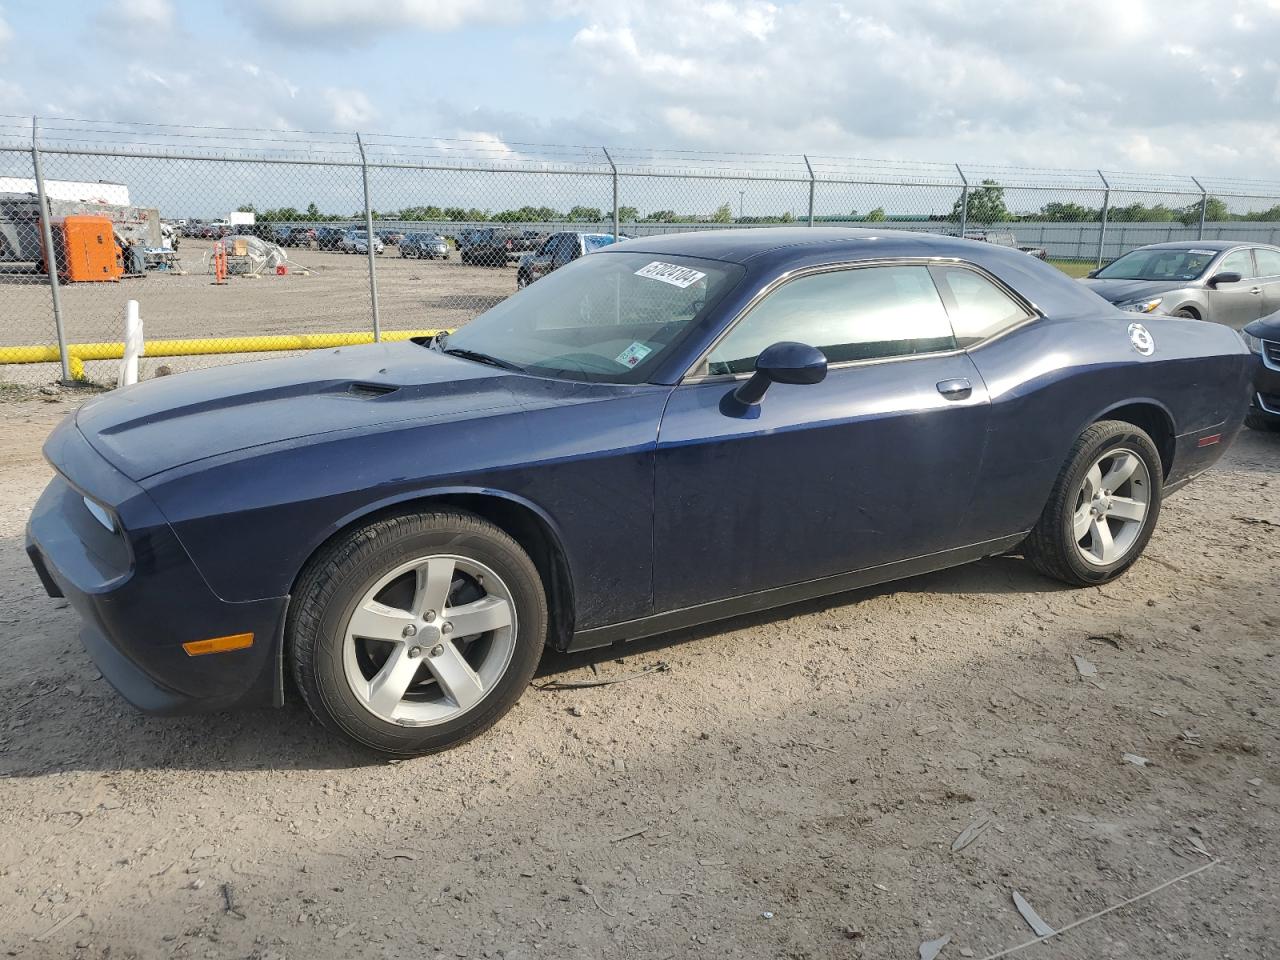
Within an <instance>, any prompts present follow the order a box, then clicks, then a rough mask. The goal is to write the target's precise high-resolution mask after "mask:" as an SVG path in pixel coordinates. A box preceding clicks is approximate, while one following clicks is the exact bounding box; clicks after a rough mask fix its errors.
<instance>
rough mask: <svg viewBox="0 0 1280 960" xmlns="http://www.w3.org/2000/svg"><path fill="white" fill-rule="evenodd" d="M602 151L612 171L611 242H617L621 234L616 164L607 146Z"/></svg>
mask: <svg viewBox="0 0 1280 960" xmlns="http://www.w3.org/2000/svg"><path fill="white" fill-rule="evenodd" d="M600 149H601V150H603V151H604V158H605V159H606V160H608V161H609V169H610V170H612V171H613V242H614V243H617V242H618V238H619V237H620V236H622V234H621V233H619V229H618V165H617V164H616V163H614V162H613V157H611V156H609V148H608V147H601V148H600Z"/></svg>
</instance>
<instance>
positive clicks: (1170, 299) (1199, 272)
mask: <svg viewBox="0 0 1280 960" xmlns="http://www.w3.org/2000/svg"><path fill="white" fill-rule="evenodd" d="M1080 282H1081V283H1083V284H1085V285H1086V286H1087V287H1089V288H1090V289H1091V290H1093V292H1094V293H1096V294H1098V295H1099V296H1101V297H1105V298H1106V299H1107V300H1110V301H1111V302H1112V303H1114V304H1115V305H1116V306H1118V307H1119V308H1120V309H1121V310H1126V311H1129V312H1131V313H1166V314H1169V315H1171V316H1175V317H1191V318H1193V319H1195V320H1211V321H1213V322H1214V323H1222V324H1226V325H1227V326H1229V327H1233V328H1235V329H1236V330H1240V329H1242V328H1243V327H1244V326H1245V325H1246V324H1248V323H1251V322H1252V321H1254V320H1257V319H1258V318H1259V317H1262V316H1264V315H1266V314H1270V313H1274V312H1275V311H1277V310H1280V247H1273V246H1271V245H1269V244H1261V243H1240V242H1238V241H1233V240H1196V241H1193V242H1184V241H1178V242H1174V243H1153V244H1151V245H1150V246H1146V247H1139V248H1138V249H1137V250H1132V251H1130V252H1129V253H1126V254H1125V255H1124V256H1123V257H1120V258H1118V259H1116V260H1113V261H1112V262H1111V263H1109V264H1107V265H1106V266H1105V267H1103V268H1102V269H1100V270H1095V271H1093V272H1092V273H1090V274H1089V276H1088V277H1086V278H1085V279H1083V280H1081V281H1080Z"/></svg>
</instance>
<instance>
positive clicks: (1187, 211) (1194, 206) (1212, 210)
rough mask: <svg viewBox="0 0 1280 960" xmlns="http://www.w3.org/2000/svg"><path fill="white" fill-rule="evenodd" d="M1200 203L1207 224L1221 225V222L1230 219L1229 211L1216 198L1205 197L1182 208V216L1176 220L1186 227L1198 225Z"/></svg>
mask: <svg viewBox="0 0 1280 960" xmlns="http://www.w3.org/2000/svg"><path fill="white" fill-rule="evenodd" d="M1201 203H1203V204H1204V218H1205V220H1206V221H1207V222H1208V223H1221V222H1222V221H1223V220H1230V219H1231V211H1230V210H1228V209H1227V205H1226V204H1225V203H1224V202H1223V201H1221V200H1219V199H1218V198H1217V197H1206V198H1205V199H1204V200H1203V201H1200V200H1197V201H1196V202H1195V203H1190V204H1187V206H1186V207H1185V208H1183V211H1182V216H1181V217H1179V218H1178V219H1179V220H1181V221H1182V222H1183V223H1185V224H1186V225H1187V226H1192V225H1193V224H1197V223H1199V222H1200V206H1201Z"/></svg>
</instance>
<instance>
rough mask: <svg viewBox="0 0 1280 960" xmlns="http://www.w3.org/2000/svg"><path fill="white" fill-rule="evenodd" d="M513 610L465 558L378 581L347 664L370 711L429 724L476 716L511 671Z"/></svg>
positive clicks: (401, 569) (494, 582)
mask: <svg viewBox="0 0 1280 960" xmlns="http://www.w3.org/2000/svg"><path fill="white" fill-rule="evenodd" d="M516 629H517V623H516V605H515V601H514V600H513V599H512V596H511V591H510V590H509V589H508V588H507V585H506V584H505V583H503V581H502V578H501V577H499V576H498V575H497V574H496V573H494V571H493V570H491V569H490V568H489V567H487V566H485V565H484V564H482V563H479V562H477V561H476V560H472V559H470V558H468V557H459V556H453V555H448V554H446V555H437V556H429V557H420V558H418V559H416V560H410V561H409V562H408V563H403V564H401V565H400V566H398V567H396V568H395V569H394V570H392V571H391V572H390V573H387V574H385V575H384V576H382V577H380V578H378V580H377V581H375V582H374V584H373V585H372V586H371V587H370V588H369V589H368V590H367V591H365V594H364V596H363V597H362V598H361V600H360V603H359V604H357V606H356V609H355V611H354V612H353V613H352V615H351V619H350V620H349V621H348V623H347V627H346V632H345V636H344V637H343V647H342V665H343V672H344V674H345V675H346V678H347V683H348V685H349V686H350V687H351V691H352V692H353V693H354V694H355V695H356V697H358V698H359V699H360V702H361V703H362V704H364V707H365V709H367V710H368V711H369V712H370V713H372V714H374V715H375V716H377V717H379V718H380V719H382V720H385V721H387V722H388V723H395V724H399V725H401V726H410V727H425V726H433V725H435V724H439V723H445V722H447V721H449V720H452V719H454V718H456V717H459V716H461V715H462V714H463V713H466V712H467V711H468V710H471V709H472V708H473V707H475V706H476V704H478V703H479V702H480V701H481V700H483V699H484V698H485V696H487V695H488V693H489V692H490V691H491V690H492V689H493V687H494V686H495V685H496V684H497V682H498V681H499V680H500V679H501V678H502V675H503V674H504V673H506V671H507V667H508V665H509V664H510V663H511V656H512V653H513V652H514V651H515V641H516Z"/></svg>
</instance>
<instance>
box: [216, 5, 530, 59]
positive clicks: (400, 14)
mask: <svg viewBox="0 0 1280 960" xmlns="http://www.w3.org/2000/svg"><path fill="white" fill-rule="evenodd" d="M228 6H229V8H230V9H232V10H233V11H235V12H236V13H238V14H240V15H241V16H243V17H244V18H245V20H246V22H247V23H248V24H249V25H250V27H251V28H252V29H253V30H254V31H255V32H256V33H258V34H259V35H260V36H262V37H264V38H266V39H269V40H272V41H275V42H278V43H283V44H302V45H311V44H314V45H320V46H336V47H348V46H357V45H360V44H364V43H368V42H371V41H373V40H374V39H376V38H378V37H379V36H382V35H385V34H386V33H388V32H390V31H397V30H403V29H406V28H408V29H420V30H436V31H445V30H456V29H457V28H459V27H462V26H465V25H466V24H469V23H504V22H505V23H510V22H515V21H517V20H519V19H522V18H523V17H524V16H525V13H526V10H525V4H524V2H523V0H507V2H502V0H448V2H442V0H258V2H256V3H248V4H246V3H242V2H239V0H228Z"/></svg>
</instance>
